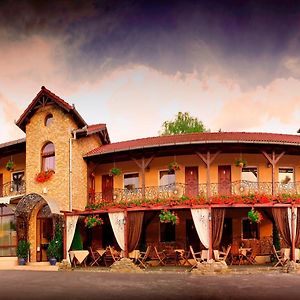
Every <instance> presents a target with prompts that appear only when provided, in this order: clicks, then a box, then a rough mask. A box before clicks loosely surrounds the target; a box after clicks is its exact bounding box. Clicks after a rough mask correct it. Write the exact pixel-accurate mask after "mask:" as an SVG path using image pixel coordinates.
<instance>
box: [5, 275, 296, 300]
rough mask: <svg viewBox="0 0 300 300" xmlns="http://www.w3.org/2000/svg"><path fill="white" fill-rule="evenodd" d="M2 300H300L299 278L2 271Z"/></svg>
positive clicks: (289, 276)
mask: <svg viewBox="0 0 300 300" xmlns="http://www.w3.org/2000/svg"><path fill="white" fill-rule="evenodd" d="M0 284H1V287H0V299H62V298H64V299H72V300H73V299H101V300H102V299H132V300H134V299H155V300H158V299H183V300H190V299H239V300H241V299H243V300H244V299H256V300H257V299H273V300H275V299H281V298H282V299H284V300H287V299H299V298H300V275H292V274H257V275H221V276H201V275H193V274H190V273H189V274H187V273H178V274H175V273H154V272H153V273H145V274H132V273H131V274H125V273H109V272H83V271H70V272H65V271H62V272H35V271H0Z"/></svg>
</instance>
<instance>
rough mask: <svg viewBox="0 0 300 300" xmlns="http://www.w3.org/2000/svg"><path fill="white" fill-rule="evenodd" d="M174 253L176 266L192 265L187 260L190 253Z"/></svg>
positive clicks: (181, 251) (180, 250)
mask: <svg viewBox="0 0 300 300" xmlns="http://www.w3.org/2000/svg"><path fill="white" fill-rule="evenodd" d="M174 252H175V254H176V265H182V266H184V265H185V264H188V265H192V264H191V263H190V262H189V260H188V257H189V254H190V252H188V253H187V252H186V251H185V250H184V249H175V250H174Z"/></svg>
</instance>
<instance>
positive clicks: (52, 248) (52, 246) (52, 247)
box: [47, 224, 63, 261]
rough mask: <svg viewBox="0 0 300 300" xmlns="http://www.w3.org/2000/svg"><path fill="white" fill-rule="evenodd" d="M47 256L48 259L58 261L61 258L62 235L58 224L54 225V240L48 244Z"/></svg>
mask: <svg viewBox="0 0 300 300" xmlns="http://www.w3.org/2000/svg"><path fill="white" fill-rule="evenodd" d="M47 256H48V258H56V259H57V260H58V261H61V260H62V258H63V234H62V228H61V225H59V224H56V225H55V234H54V239H53V240H52V241H50V243H49V246H48V248H47Z"/></svg>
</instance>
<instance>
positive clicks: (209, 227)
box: [208, 206, 213, 259]
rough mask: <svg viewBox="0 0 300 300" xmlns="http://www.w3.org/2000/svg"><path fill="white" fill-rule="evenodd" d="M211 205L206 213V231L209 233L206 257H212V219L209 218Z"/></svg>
mask: <svg viewBox="0 0 300 300" xmlns="http://www.w3.org/2000/svg"><path fill="white" fill-rule="evenodd" d="M211 217H212V215H211V206H209V213H208V233H209V249H208V259H212V258H213V243H212V220H211Z"/></svg>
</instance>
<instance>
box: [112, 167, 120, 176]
mask: <svg viewBox="0 0 300 300" xmlns="http://www.w3.org/2000/svg"><path fill="white" fill-rule="evenodd" d="M121 174H122V171H121V170H120V169H119V168H111V169H110V171H109V175H110V176H119V175H121Z"/></svg>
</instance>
